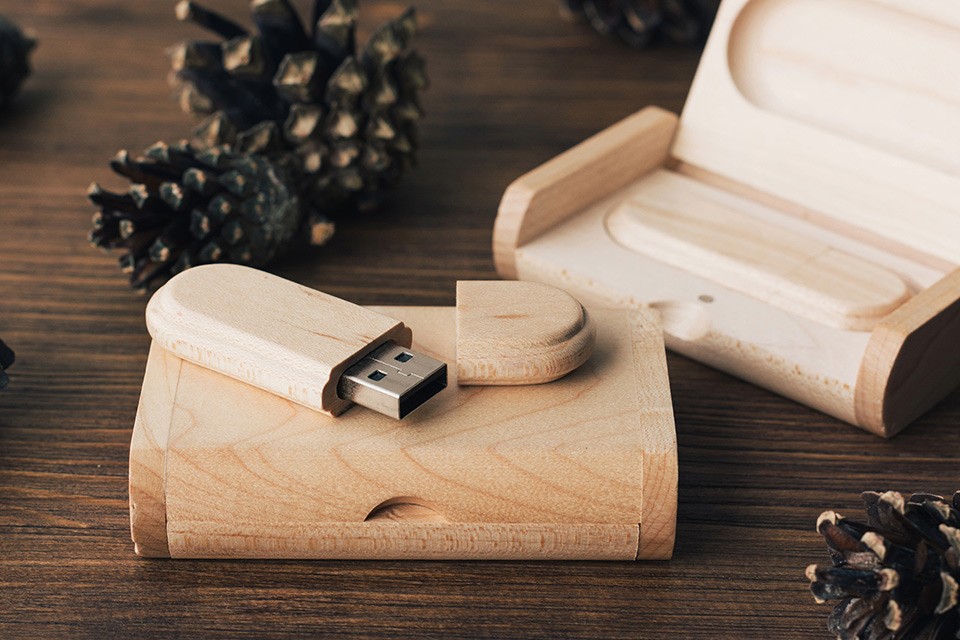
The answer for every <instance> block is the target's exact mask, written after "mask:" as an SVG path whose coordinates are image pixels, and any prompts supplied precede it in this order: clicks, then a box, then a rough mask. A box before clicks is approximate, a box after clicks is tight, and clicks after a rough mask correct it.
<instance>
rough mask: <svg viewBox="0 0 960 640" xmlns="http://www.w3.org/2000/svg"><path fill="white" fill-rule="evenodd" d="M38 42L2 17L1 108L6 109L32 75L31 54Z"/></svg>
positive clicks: (0, 21) (0, 57)
mask: <svg viewBox="0 0 960 640" xmlns="http://www.w3.org/2000/svg"><path fill="white" fill-rule="evenodd" d="M35 46H37V41H36V40H34V39H33V38H31V37H30V36H28V35H25V34H24V33H23V31H21V30H20V27H18V26H17V25H15V24H13V23H12V22H10V21H9V20H7V19H6V18H4V17H2V16H0V108H2V107H5V106H6V105H7V104H8V103H9V102H10V100H11V99H12V98H13V96H14V95H16V93H17V91H18V90H19V89H20V85H21V84H22V83H23V81H24V79H26V77H27V76H28V75H30V52H31V51H33V48H34V47H35Z"/></svg>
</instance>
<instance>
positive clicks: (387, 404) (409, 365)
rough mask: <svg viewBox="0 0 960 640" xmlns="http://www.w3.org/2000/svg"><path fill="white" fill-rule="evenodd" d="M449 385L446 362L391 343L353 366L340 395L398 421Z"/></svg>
mask: <svg viewBox="0 0 960 640" xmlns="http://www.w3.org/2000/svg"><path fill="white" fill-rule="evenodd" d="M446 386H447V365H446V363H443V362H440V361H439V360H434V359H433V358H430V357H428V356H425V355H423V354H420V353H417V352H416V351H412V350H410V349H407V348H405V347H401V346H400V345H398V344H397V343H395V342H392V341H391V342H386V343H384V344H382V345H381V346H379V347H377V348H376V349H374V350H373V351H372V352H371V353H370V354H368V355H367V356H366V357H364V358H362V359H360V360H358V361H357V362H355V363H354V364H352V365H350V366H349V367H348V368H347V370H346V371H344V373H343V375H342V376H341V377H340V381H339V382H338V384H337V395H338V396H340V397H341V398H343V399H344V400H350V401H351V402H355V403H356V404H359V405H362V406H364V407H367V408H368V409H373V410H374V411H377V412H379V413H382V414H384V415H386V416H390V417H391V418H395V419H397V420H399V419H401V418H403V417H404V416H406V415H407V414H409V413H410V412H411V411H413V410H414V409H416V408H417V407H419V406H420V405H422V404H423V403H424V402H426V401H427V400H429V399H430V398H432V397H433V396H435V395H436V394H437V393H439V392H440V391H441V390H442V389H444V388H445V387H446Z"/></svg>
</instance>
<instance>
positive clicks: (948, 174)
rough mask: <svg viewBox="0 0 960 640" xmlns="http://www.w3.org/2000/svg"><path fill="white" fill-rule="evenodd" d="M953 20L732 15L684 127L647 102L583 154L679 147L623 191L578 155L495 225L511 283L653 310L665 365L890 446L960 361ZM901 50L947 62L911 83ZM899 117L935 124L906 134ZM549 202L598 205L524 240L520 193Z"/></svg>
mask: <svg viewBox="0 0 960 640" xmlns="http://www.w3.org/2000/svg"><path fill="white" fill-rule="evenodd" d="M861 13H862V14H863V16H864V20H865V22H864V23H863V25H862V29H860V26H861V25H860V22H859V19H860V16H861ZM824 16H831V17H832V19H833V21H832V22H831V24H830V25H829V26H827V27H824V28H821V21H822V19H823V17H824ZM958 21H960V12H958V11H957V9H956V7H955V6H953V5H947V4H943V3H940V4H935V3H931V2H919V3H917V4H916V5H914V4H911V5H910V7H909V8H906V9H905V8H904V7H902V6H900V5H894V3H892V2H888V1H887V0H869V1H856V2H854V1H849V2H848V1H841V2H826V1H824V0H812V1H811V2H806V3H799V2H789V1H786V0H752V1H750V0H728V1H726V2H724V3H723V5H722V7H721V10H720V13H719V15H718V18H717V22H716V24H715V26H714V29H713V31H712V32H711V37H710V42H709V43H708V45H707V48H706V51H705V53H704V56H703V59H702V60H701V64H700V67H699V69H698V72H697V77H696V79H695V82H694V85H693V88H692V90H691V95H690V97H689V99H688V101H687V104H686V106H685V108H684V112H683V115H682V116H681V118H680V120H679V123H678V124H675V123H672V122H670V121H669V119H667V118H665V117H663V116H662V112H661V110H660V109H657V108H655V107H648V108H646V109H643V110H641V111H640V112H638V113H637V114H635V115H634V116H633V117H631V118H630V119H627V120H624V121H622V122H620V123H618V124H616V125H614V126H612V127H609V128H608V129H606V130H605V131H603V132H601V133H600V134H597V135H596V136H594V137H593V138H591V140H593V141H596V140H605V141H612V140H620V143H619V146H618V147H617V148H618V149H621V148H630V143H629V142H628V141H627V140H628V139H634V140H639V139H641V137H643V138H646V139H651V138H656V134H655V133H654V132H652V131H650V130H649V129H638V128H637V126H636V123H637V122H646V123H647V125H648V127H649V128H653V129H658V130H659V132H660V139H665V138H667V137H672V142H671V144H670V148H669V149H668V150H667V152H666V155H667V159H666V160H665V161H662V162H657V161H658V160H660V159H662V158H663V156H664V152H663V149H662V148H661V147H659V146H656V145H650V146H648V148H647V151H640V152H638V153H637V154H636V155H635V156H634V157H633V158H631V159H630V162H631V165H632V166H633V167H634V168H638V169H639V170H640V171H641V172H640V173H638V174H637V175H636V176H635V178H634V179H633V181H632V182H630V183H629V184H620V183H614V184H608V183H606V182H605V181H603V180H599V179H598V180H593V181H592V182H589V183H585V182H584V181H583V179H582V178H583V177H584V176H591V175H592V172H593V169H592V167H595V166H597V165H602V164H603V162H604V160H603V159H602V157H598V151H597V149H598V148H600V147H598V145H597V144H596V143H593V144H591V145H588V144H587V143H584V144H583V145H580V146H577V147H574V148H572V149H570V150H569V151H568V152H566V153H563V154H561V155H560V156H558V157H556V158H554V159H553V160H550V161H549V162H547V163H546V164H544V165H543V166H542V167H540V168H538V169H534V170H533V171H531V172H529V173H528V174H526V175H524V176H523V177H521V178H519V179H518V180H516V181H515V182H514V183H513V184H512V185H511V186H510V187H509V188H508V189H507V191H506V193H505V194H504V198H503V200H502V202H501V207H500V211H499V214H498V220H497V224H496V226H495V231H494V242H493V247H494V252H495V254H496V255H497V256H498V257H497V265H498V269H499V270H500V272H501V274H502V275H503V276H505V277H517V278H520V279H524V280H534V281H540V282H546V283H550V284H554V285H557V286H560V287H561V288H565V289H567V290H568V291H570V292H571V293H573V294H574V295H576V296H577V297H578V298H580V299H581V300H584V301H586V302H590V303H593V304H601V303H602V304H612V305H623V306H650V307H653V308H656V309H659V310H660V311H661V313H662V314H663V322H664V329H665V333H666V342H667V345H668V346H669V347H670V348H673V349H676V350H677V351H679V352H681V353H683V354H686V355H689V356H691V357H694V358H696V359H698V360H701V361H703V362H706V363H708V364H711V365H713V366H716V367H718V368H721V369H723V370H725V371H728V372H731V373H734V374H736V375H738V376H740V377H743V378H744V379H746V380H749V381H752V382H755V383H757V384H760V385H762V386H764V387H766V388H769V389H772V390H774V391H777V392H778V393H781V394H783V395H786V396H788V397H790V398H793V399H796V400H798V401H800V402H803V403H805V404H808V405H810V406H812V407H815V408H817V409H820V410H821V411H824V412H827V413H829V414H831V415H833V416H836V417H838V418H840V419H842V420H845V421H847V422H850V423H852V424H856V425H858V426H860V427H862V428H864V429H868V430H870V431H872V432H874V433H876V434H878V435H882V436H890V435H893V434H895V433H896V432H898V431H899V430H901V429H903V428H904V427H905V426H906V425H907V424H909V422H910V421H911V420H913V419H915V418H916V417H917V416H918V415H920V414H921V413H922V412H923V411H925V410H926V409H929V407H930V406H932V405H933V404H934V403H935V402H936V401H937V400H938V399H940V398H942V397H943V395H945V394H946V393H947V392H948V391H949V390H950V389H951V388H952V387H953V386H955V382H954V381H955V380H956V373H955V365H954V363H955V362H956V360H957V358H958V357H960V356H957V355H956V348H952V347H950V346H947V345H948V344H955V343H960V332H958V329H960V328H958V327H957V325H956V323H955V321H954V320H953V318H952V316H951V315H950V311H949V305H945V304H944V301H947V302H950V301H955V300H957V299H960V286H958V283H957V282H956V280H955V278H954V277H948V274H950V273H951V272H953V271H954V270H955V269H956V266H957V264H958V263H960V249H958V247H960V244H958V243H957V242H955V241H954V239H955V238H956V237H958V236H960V226H958V225H960V201H958V200H957V198H956V194H957V193H960V176H958V175H957V170H956V167H955V165H954V164H953V161H952V160H949V158H950V157H953V156H950V153H953V152H954V151H955V149H956V148H957V147H958V144H960V139H958V136H957V133H958V132H960V110H958V106H960V101H958V100H956V99H955V96H953V94H952V93H951V91H952V90H950V89H944V90H940V89H938V87H940V86H941V85H942V82H940V81H939V80H938V78H941V77H942V69H941V67H942V66H945V67H946V68H949V69H960V67H958V65H960V48H957V47H956V39H955V38H953V39H952V40H949V42H948V41H947V40H945V39H944V34H945V33H946V32H947V31H949V30H950V29H952V28H953V27H952V26H950V25H954V24H955V23H956V22H958ZM885 24H886V25H888V26H889V29H890V31H891V34H892V36H891V38H890V39H889V40H887V39H886V38H884V37H883V34H885V33H886V32H885V31H884V30H883V25H885ZM840 25H843V26H842V27H841V26H840ZM853 32H855V33H856V35H854V36H851V37H849V38H847V37H845V36H844V34H846V33H853ZM909 47H918V48H919V50H921V51H923V52H925V54H926V53H930V54H933V53H936V55H929V56H928V55H925V54H924V55H917V52H916V51H910V52H906V53H903V55H906V56H907V57H908V58H909V59H910V60H911V61H913V62H914V63H916V65H917V69H916V71H913V70H912V69H913V67H909V66H906V65H904V64H903V61H902V60H901V59H900V56H901V50H905V49H907V48H909ZM878 60H880V61H882V62H878ZM894 62H896V64H894ZM888 63H889V64H888ZM908 68H909V69H911V70H910V71H907V69H908ZM801 89H802V90H801ZM811 101H816V102H817V104H818V106H817V108H816V109H814V108H811V106H810V103H811ZM870 104H879V105H880V106H879V107H877V108H875V109H870V108H867V105H870ZM905 107H910V108H911V109H913V112H914V113H916V114H917V115H921V114H922V117H923V118H924V119H925V120H924V122H923V123H922V124H918V125H917V126H916V127H914V128H913V129H911V131H912V132H913V135H906V133H905V132H904V130H903V127H904V126H912V125H910V124H909V122H908V120H906V119H902V118H901V119H899V120H897V119H896V117H895V116H896V114H900V113H906V112H907V111H908V109H906V108H905ZM894 120H896V121H894ZM606 148H607V149H608V150H609V149H611V148H612V147H611V146H608V147H606ZM599 153H600V154H601V155H602V153H603V152H602V151H601V152H599ZM610 157H611V158H614V157H616V154H615V153H614V152H613V151H610ZM550 167H562V168H563V171H564V173H563V174H560V173H559V172H557V171H550V170H548V168H550ZM570 176H579V178H578V179H574V180H571V179H569V177H570ZM538 190H549V192H550V193H551V194H552V197H553V198H554V199H555V200H557V201H565V202H577V203H588V204H586V205H583V206H582V207H581V209H580V210H579V212H577V213H573V214H570V213H569V212H567V211H565V212H564V215H563V216H562V217H557V218H553V219H550V218H549V217H548V216H545V215H544V213H543V212H542V211H537V212H536V215H535V219H536V220H538V221H540V223H541V224H539V226H537V227H536V229H537V230H538V233H537V235H535V236H528V237H527V238H526V241H520V242H516V241H515V240H517V238H516V236H515V234H512V233H511V232H510V230H512V229H515V228H524V224H525V223H524V219H525V218H526V215H527V213H526V211H525V210H524V208H523V206H524V203H523V202H521V201H520V200H518V199H517V198H515V197H513V194H514V193H527V194H528V197H527V201H528V202H536V192H537V191H538ZM531 193H532V194H533V195H530V194H531ZM544 220H550V222H551V223H552V224H553V226H552V227H550V228H544V226H543V224H542V223H543V221H544ZM501 254H503V255H501ZM507 254H509V257H508V255H507ZM892 327H896V329H893V328H892ZM907 328H909V330H907ZM872 331H875V332H876V333H875V335H874V334H872V333H871V332H872ZM941 346H942V348H941ZM944 349H945V350H946V354H944V353H943V350H944ZM907 362H909V363H911V364H910V365H909V366H907V365H905V364H903V363H907ZM894 363H899V364H894ZM907 370H909V371H910V372H911V373H910V375H909V376H907V374H906V373H905V371H907ZM908 377H909V380H910V381H909V382H907V381H906V380H907V378H908ZM897 389H899V390H900V391H899V392H894V390H897ZM921 390H922V391H921Z"/></svg>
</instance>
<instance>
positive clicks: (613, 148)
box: [493, 107, 677, 278]
mask: <svg viewBox="0 0 960 640" xmlns="http://www.w3.org/2000/svg"><path fill="white" fill-rule="evenodd" d="M676 126H677V116H676V115H675V114H673V113H670V112H669V111H665V110H664V109H661V108H659V107H648V108H646V109H643V110H641V111H639V112H637V113H635V114H633V115H632V116H630V117H628V118H625V119H623V120H622V121H621V122H618V123H617V124H616V125H615V126H614V127H610V128H607V129H605V130H603V131H601V132H600V133H598V134H596V135H594V136H591V137H590V138H589V139H588V140H584V141H583V142H581V143H580V144H578V145H577V146H576V147H574V148H573V149H570V150H568V151H566V152H564V153H562V154H561V155H559V156H557V157H556V158H553V159H551V160H550V161H549V162H546V163H544V164H542V165H540V166H539V167H537V168H536V169H535V170H533V171H530V172H528V173H525V174H524V175H523V176H522V177H520V178H518V179H517V180H516V181H514V182H513V183H511V184H510V186H509V187H507V191H506V193H504V195H503V200H501V202H500V215H499V216H497V221H496V227H495V229H494V234H493V255H494V259H495V260H496V262H497V270H498V271H499V272H500V274H501V275H503V276H504V277H506V278H516V277H517V268H516V249H517V247H519V246H521V245H523V244H525V243H526V242H529V241H530V240H532V239H534V238H536V237H537V236H538V235H540V234H541V233H543V232H544V231H546V230H547V229H549V228H551V227H553V226H556V225H557V224H559V223H560V222H563V220H564V219H566V218H568V217H570V216H571V215H573V214H574V213H576V212H577V211H579V210H580V209H581V208H583V207H585V206H587V205H589V204H592V203H593V202H595V201H596V200H597V199H598V198H600V197H602V196H604V195H606V194H608V193H611V192H613V191H616V190H617V189H619V188H621V187H624V186H626V185H628V184H630V183H631V182H633V181H634V180H636V179H637V178H639V177H640V176H642V175H643V174H645V173H646V172H647V171H650V170H651V169H654V168H655V167H659V166H660V165H662V164H663V163H664V161H665V160H666V159H667V153H668V152H669V150H670V143H671V142H673V134H674V131H675V129H676ZM597 184H602V185H603V191H601V190H599V189H598V188H597V187H596V185H597Z"/></svg>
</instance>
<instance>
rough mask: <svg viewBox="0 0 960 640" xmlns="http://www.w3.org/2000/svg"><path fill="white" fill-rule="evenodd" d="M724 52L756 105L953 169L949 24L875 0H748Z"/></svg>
mask: <svg viewBox="0 0 960 640" xmlns="http://www.w3.org/2000/svg"><path fill="white" fill-rule="evenodd" d="M946 1H948V0H944V2H946ZM727 55H728V64H729V67H730V73H731V76H732V78H733V81H734V83H735V84H736V86H737V88H738V90H739V91H740V93H741V94H742V95H743V96H744V97H745V98H746V99H747V100H749V101H750V102H751V103H753V104H754V105H755V106H757V107H760V108H761V109H763V110H765V111H769V112H772V113H777V114H779V115H782V116H786V117H789V118H791V119H793V120H796V121H799V122H803V123H805V124H808V125H811V126H814V127H816V128H819V129H821V130H824V131H827V132H829V133H833V134H836V135H839V136H842V137H844V138H847V139H850V140H854V141H858V142H861V143H863V144H866V145H869V146H871V147H873V148H875V149H879V150H881V151H885V152H888V153H893V154H895V155H898V156H902V157H905V158H910V159H911V160H913V161H914V162H917V163H920V164H923V165H926V166H928V167H931V168H934V169H938V170H940V171H944V172H947V173H950V174H954V175H960V154H958V153H957V149H958V148H960V82H957V78H960V30H958V29H957V28H955V27H953V26H949V25H944V24H938V23H936V22H933V21H931V20H928V19H925V18H923V17H919V16H916V15H912V14H911V13H908V12H907V11H905V10H899V9H897V8H896V7H894V6H892V5H889V4H885V1H884V2H881V1H880V0H752V1H751V2H749V3H748V4H747V5H746V6H745V7H744V8H743V9H742V11H741V12H740V14H739V16H738V17H737V19H736V22H735V23H734V25H733V28H732V31H731V33H730V39H729V45H728V51H727Z"/></svg>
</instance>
